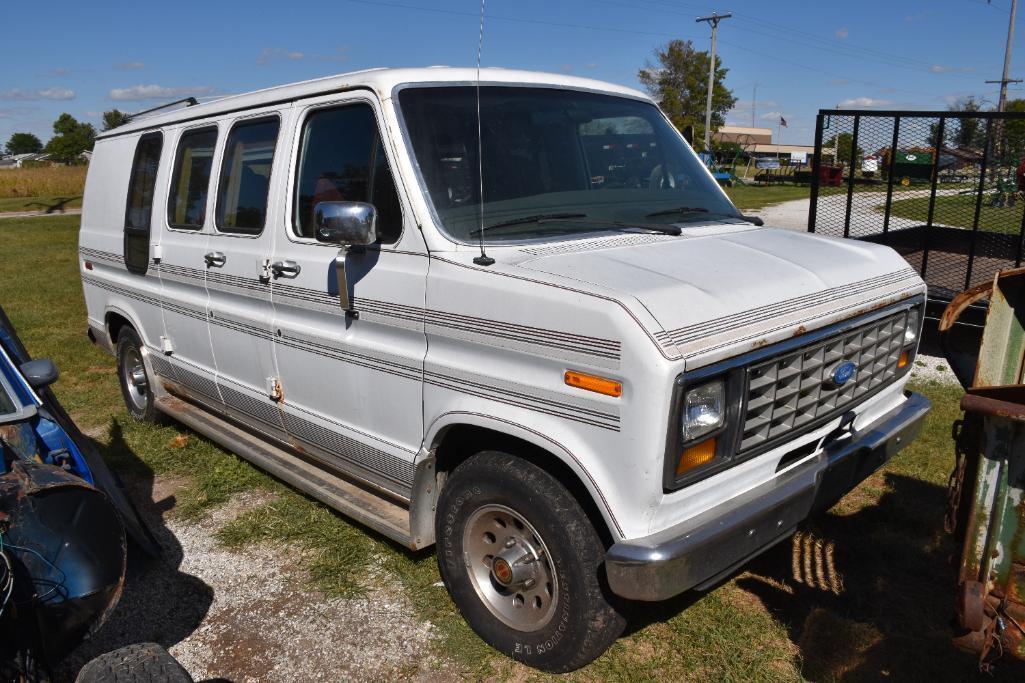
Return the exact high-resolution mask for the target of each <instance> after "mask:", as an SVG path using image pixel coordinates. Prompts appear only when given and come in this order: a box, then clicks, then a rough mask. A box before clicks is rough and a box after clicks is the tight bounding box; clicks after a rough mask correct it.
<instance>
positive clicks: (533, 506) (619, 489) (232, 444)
mask: <svg viewBox="0 0 1025 683" xmlns="http://www.w3.org/2000/svg"><path fill="white" fill-rule="evenodd" d="M478 92H479V95H478ZM478 96H479V101H478ZM478 107H479V112H480V118H479V124H478V113H477V112H478ZM478 125H479V127H478ZM478 131H479V138H478ZM80 257H81V273H82V282H83V287H84V290H85V298H86V301H87V304H88V312H89V321H88V322H89V335H90V336H91V338H92V339H93V340H94V341H95V342H96V343H97V344H99V345H101V346H103V347H104V348H106V349H108V350H110V351H111V352H112V353H115V354H116V356H117V366H118V372H119V376H120V379H121V384H122V388H123V391H124V397H125V401H126V403H127V404H128V408H129V410H130V411H131V413H132V415H133V416H134V417H136V418H137V419H140V420H152V419H154V418H156V417H157V415H158V413H163V414H166V415H170V416H171V417H173V418H175V419H177V420H179V421H181V422H182V423H184V424H186V425H188V426H189V427H191V428H193V429H195V430H196V431H198V432H200V433H202V434H204V435H206V436H208V437H209V438H211V439H213V440H215V441H217V442H219V443H221V444H223V445H224V446H225V447H226V448H228V449H230V450H232V451H234V452H235V453H238V454H239V455H240V456H242V457H244V458H246V459H248V460H250V461H252V462H254V463H256V464H257V465H259V466H260V467H262V468H264V469H266V470H267V471H269V472H271V473H273V474H274V475H276V476H277V477H279V478H280V479H282V480H284V481H286V482H289V483H291V484H292V485H294V486H296V487H297V488H299V489H301V490H303V491H305V492H307V493H308V494H310V495H312V496H314V497H316V498H318V499H320V500H322V501H324V502H326V503H327V504H329V505H331V506H333V507H335V508H337V509H338V510H341V511H343V512H345V513H346V514H348V515H350V516H352V517H353V518H355V519H357V520H359V521H360V522H362V523H363V524H365V525H366V526H368V527H370V528H371V529H374V530H375V531H377V532H379V533H381V534H384V535H385V536H387V537H389V538H392V539H394V540H396V541H398V542H400V543H402V544H404V545H406V546H408V547H410V548H424V547H428V546H430V545H431V544H434V543H437V545H438V564H439V566H440V569H441V575H442V577H443V578H444V582H445V585H446V586H447V588H448V590H449V591H450V592H451V594H452V598H453V600H454V601H455V602H456V604H457V605H458V606H459V609H460V610H462V613H463V615H464V616H465V618H466V619H467V621H468V622H469V623H470V625H471V626H472V627H473V628H474V629H475V630H476V631H477V633H479V634H480V635H481V637H482V638H484V639H485V640H486V641H487V642H489V643H491V644H492V645H494V646H495V647H496V648H498V649H499V650H501V651H502V652H504V653H506V654H508V655H510V656H511V657H514V658H516V659H518V660H520V661H522V662H525V663H527V664H529V665H531V666H535V667H538V668H541V669H544V670H547V671H567V670H571V669H574V668H576V667H579V666H582V665H584V664H586V663H588V662H590V661H591V660H593V659H594V658H595V657H597V656H598V655H599V654H601V653H602V652H603V651H604V650H605V649H606V648H607V647H608V646H609V645H610V644H611V643H612V642H613V641H614V640H615V639H616V637H617V636H618V635H619V634H620V633H621V631H622V629H623V627H624V620H623V617H622V616H621V615H620V611H619V610H618V609H617V605H619V604H620V602H619V600H618V599H617V598H616V597H615V596H618V597H619V598H621V599H627V600H647V601H655V600H664V599H666V598H669V597H671V596H674V595H676V594H679V593H681V592H683V591H685V590H688V589H691V588H695V587H704V586H710V585H712V584H714V583H715V582H716V581H717V580H720V579H721V578H722V577H723V576H726V575H728V574H729V573H730V572H732V571H734V570H735V569H736V568H737V567H739V566H740V565H742V564H743V563H744V562H745V561H746V560H747V559H748V558H750V557H752V556H754V555H756V554H758V553H759V552H761V551H763V550H765V549H766V548H768V547H769V546H771V545H773V544H774V543H776V542H778V541H780V540H781V539H784V538H786V537H787V536H788V535H790V534H791V533H792V532H793V531H794V529H795V527H796V525H797V524H798V523H799V522H800V521H801V520H803V519H804V518H805V517H807V516H808V515H809V514H811V513H812V512H814V511H816V510H820V509H823V508H826V507H828V506H830V505H831V504H832V503H833V502H835V501H836V500H837V499H838V498H839V497H840V496H842V495H843V494H844V493H846V492H847V491H849V490H850V489H851V488H852V487H854V486H855V485H856V484H857V483H858V482H859V481H861V480H862V479H863V478H864V477H866V476H867V475H868V474H869V473H871V472H872V471H874V470H875V469H876V468H877V467H878V466H879V465H880V464H882V463H883V462H885V461H886V460H887V459H888V458H889V457H890V456H892V455H893V454H894V453H895V452H896V451H897V450H899V449H900V448H902V447H903V446H905V445H907V443H908V442H909V441H910V440H911V439H912V438H913V437H914V435H915V434H916V432H917V430H918V428H919V427H920V424H921V421H922V419H923V417H924V415H925V414H926V412H927V411H928V409H929V403H928V401H927V400H926V399H925V398H923V397H922V396H920V395H917V394H909V393H906V392H905V391H904V385H905V383H906V380H907V377H908V371H909V369H910V368H911V365H912V364H913V362H914V357H915V353H916V350H917V345H918V337H919V334H920V330H921V326H922V318H923V304H924V297H925V285H924V284H923V282H922V280H921V279H920V278H919V277H918V275H916V274H915V271H914V270H912V269H911V268H909V267H908V264H907V263H906V262H905V261H904V260H902V259H901V257H899V256H898V255H897V254H896V253H895V252H893V251H891V250H890V249H888V248H885V247H881V246H877V245H873V244H867V243H863V242H854V241H844V240H833V239H827V238H821V237H816V236H813V235H807V234H800V233H795V232H788V231H781V230H771V229H768V228H760V227H757V226H755V225H752V223H751V222H749V221H747V220H745V219H744V218H743V217H742V216H741V215H740V213H739V212H738V210H737V209H736V208H735V207H734V206H733V205H732V204H731V202H730V201H729V199H728V198H727V197H726V196H725V195H724V194H723V192H722V191H721V190H720V189H719V187H718V186H717V185H716V183H715V181H714V180H713V179H712V177H711V176H710V175H709V173H708V171H707V170H706V169H705V167H704V165H703V164H702V163H701V162H700V160H699V159H698V158H697V156H696V155H695V154H694V153H693V151H692V150H691V148H690V147H689V145H688V144H687V143H686V141H685V140H684V139H683V137H681V135H680V134H679V133H678V132H677V131H676V130H675V129H674V128H673V126H672V125H671V124H670V123H669V121H668V120H667V119H666V118H665V116H664V115H663V114H662V113H661V112H660V111H659V109H658V108H657V107H656V106H655V105H654V104H653V103H652V102H651V100H650V99H649V98H648V97H646V96H645V95H644V94H642V93H640V92H636V91H634V90H630V89H627V88H623V87H620V86H616V85H610V84H607V83H600V82H597V81H591V80H585V79H580V78H570V77H567V76H555V75H550V74H539V73H527V72H520V71H508V70H501V69H485V70H483V71H482V73H481V80H480V82H479V90H478V82H477V81H476V72H475V70H471V69H447V68H431V69H410V70H406V69H399V70H372V71H364V72H360V73H352V74H346V75H341V76H334V77H330V78H324V79H320V80H315V81H308V82H305V83H298V84H295V85H287V86H283V87H279V88H271V89H268V90H262V91H259V92H255V93H250V94H246V95H238V96H233V97H226V98H224V99H219V100H217V101H214V102H209V103H206V104H200V105H196V106H187V107H183V108H181V109H178V110H175V111H172V112H170V113H163V114H156V115H151V116H148V117H145V118H138V119H136V120H133V121H132V122H130V123H128V124H126V125H124V126H121V127H119V128H116V129H114V130H113V131H110V132H107V133H104V134H102V135H101V136H100V137H99V139H98V140H97V143H96V149H95V152H94V155H93V159H92V164H91V166H90V169H89V177H88V181H87V183H86V190H85V202H84V207H83V213H82V229H81V246H80Z"/></svg>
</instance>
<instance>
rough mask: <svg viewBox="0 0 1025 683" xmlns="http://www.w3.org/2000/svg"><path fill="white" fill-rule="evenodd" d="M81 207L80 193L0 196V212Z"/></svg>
mask: <svg viewBox="0 0 1025 683" xmlns="http://www.w3.org/2000/svg"><path fill="white" fill-rule="evenodd" d="M61 207H63V208H65V209H80V208H82V196H81V194H79V195H76V196H66V197H0V213H11V212H16V211H47V210H50V211H51V212H55V211H60V209H61Z"/></svg>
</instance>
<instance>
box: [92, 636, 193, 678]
mask: <svg viewBox="0 0 1025 683" xmlns="http://www.w3.org/2000/svg"><path fill="white" fill-rule="evenodd" d="M101 682H102V683H193V681H192V676H190V675H189V672H188V671H186V670H185V667H183V666H182V665H181V664H179V663H178V662H177V660H175V658H174V657H172V656H171V655H170V654H168V652H167V650H165V649H164V648H162V647H161V646H159V645H157V644H156V643H136V644H135V645H128V646H126V647H122V648H120V649H118V650H114V651H113V652H108V653H107V654H105V655H100V656H99V657H97V658H96V659H94V660H92V661H91V662H89V663H88V664H86V665H85V666H83V667H82V669H81V670H80V671H79V672H78V677H76V678H75V683H101Z"/></svg>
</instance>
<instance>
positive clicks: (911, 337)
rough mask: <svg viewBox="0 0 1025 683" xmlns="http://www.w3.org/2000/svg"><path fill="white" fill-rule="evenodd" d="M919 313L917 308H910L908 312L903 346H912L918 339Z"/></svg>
mask: <svg viewBox="0 0 1025 683" xmlns="http://www.w3.org/2000/svg"><path fill="white" fill-rule="evenodd" d="M920 315H921V312H920V310H919V309H917V308H912V309H911V310H910V311H908V324H907V327H905V328H904V346H909V345H911V344H914V343H915V341H916V340H917V339H918V327H919V324H920V320H921V319H920V318H919V316H920Z"/></svg>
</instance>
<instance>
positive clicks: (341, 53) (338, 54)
mask: <svg viewBox="0 0 1025 683" xmlns="http://www.w3.org/2000/svg"><path fill="white" fill-rule="evenodd" d="M313 59H317V60H320V61H322V62H347V61H349V46H348V45H339V46H338V47H336V48H335V52H334V54H330V55H314V56H313Z"/></svg>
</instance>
